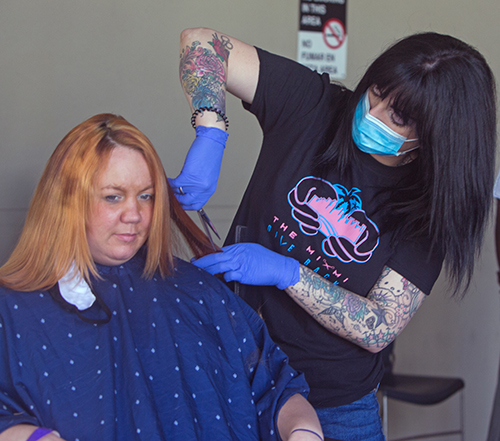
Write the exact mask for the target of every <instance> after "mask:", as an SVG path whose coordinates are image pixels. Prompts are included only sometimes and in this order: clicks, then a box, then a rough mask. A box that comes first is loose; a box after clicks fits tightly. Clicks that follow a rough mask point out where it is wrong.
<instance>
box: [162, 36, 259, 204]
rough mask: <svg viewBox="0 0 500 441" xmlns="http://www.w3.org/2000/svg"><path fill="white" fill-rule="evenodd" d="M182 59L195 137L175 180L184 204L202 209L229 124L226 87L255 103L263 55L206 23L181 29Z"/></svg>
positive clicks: (215, 175)
mask: <svg viewBox="0 0 500 441" xmlns="http://www.w3.org/2000/svg"><path fill="white" fill-rule="evenodd" d="M179 59H180V61H179V77H180V81H181V85H182V90H183V91H184V95H185V96H186V99H187V101H188V104H189V107H190V109H191V114H192V116H191V123H192V125H193V128H195V129H196V139H195V140H194V142H193V144H192V145H191V148H190V150H189V152H188V155H187V156H186V161H185V163H184V167H183V168H182V171H181V174H180V175H179V176H178V177H177V178H175V179H172V180H171V181H170V184H171V185H172V188H173V190H174V193H175V195H176V197H177V199H178V200H179V202H180V203H181V205H182V206H183V208H184V209H186V210H199V209H200V208H201V207H203V205H204V204H205V203H206V202H207V201H208V199H209V198H210V197H211V196H212V194H213V193H214V192H215V190H216V187H217V180H218V178H219V173H220V166H221V163H222V157H223V153H224V148H225V146H226V140H227V131H228V127H229V118H228V116H227V114H226V90H227V91H229V92H231V93H233V94H234V95H235V96H237V97H238V98H240V99H243V100H245V101H247V102H249V103H251V102H252V100H253V97H254V95H255V90H256V88H257V82H258V76H259V59H258V56H257V51H256V49H255V48H254V47H252V46H249V45H248V44H245V43H243V42H241V41H239V40H236V39H234V38H230V37H228V36H227V35H224V34H221V33H219V32H217V31H214V30H211V29H206V28H197V29H186V30H185V31H183V32H182V34H181V44H180V56H179Z"/></svg>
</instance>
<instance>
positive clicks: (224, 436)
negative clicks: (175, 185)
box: [0, 114, 322, 441]
mask: <svg viewBox="0 0 500 441" xmlns="http://www.w3.org/2000/svg"><path fill="white" fill-rule="evenodd" d="M174 230H177V231H175V232H174ZM178 239H184V243H185V244H187V246H188V248H190V250H191V254H193V255H194V256H196V257H200V256H203V255H204V254H206V253H207V252H209V251H213V249H212V247H211V245H210V242H209V240H208V238H207V237H206V236H204V234H203V233H202V232H201V231H200V230H199V229H198V228H197V227H196V226H195V224H194V223H193V222H192V221H191V219H190V218H189V216H187V215H186V213H185V212H184V210H183V209H182V208H181V207H180V205H179V203H178V202H177V200H176V198H175V197H174V196H173V193H172V191H171V189H170V187H169V184H168V181H167V178H166V176H165V172H164V170H163V167H162V164H161V161H160V159H159V157H158V155H157V153H156V152H155V149H154V148H153V146H152V145H151V142H150V141H149V140H148V138H147V137H146V136H145V135H143V134H142V133H141V132H140V131H139V130H138V129H137V128H135V127H134V126H132V125H131V124H130V123H128V122H127V121H126V120H125V119H123V118H122V117H119V116H115V115H111V114H102V115H96V116H94V117H92V118H90V119H89V120H87V121H85V122H83V123H82V124H80V125H78V126H77V127H75V128H74V129H73V130H71V131H70V132H69V134H68V135H67V136H66V137H65V138H64V139H63V140H62V141H61V143H60V144H59V146H58V147H57V149H56V150H55V152H54V153H53V155H52V157H51V158H50V159H49V162H48V164H47V166H46V168H45V171H44V173H43V175H42V178H41V180H40V183H39V184H38V187H37V189H36V192H35V195H34V197H33V201H32V203H31V207H30V209H29V213H28V217H27V220H26V225H25V227H24V230H23V232H22V234H21V237H20V240H19V243H18V245H17V247H16V248H15V250H14V252H13V253H12V255H11V257H10V259H9V260H8V261H7V263H6V264H5V265H4V266H3V267H2V268H0V440H2V441H3V440H9V441H17V440H20V441H36V440H39V439H43V440H44V441H54V440H60V439H61V438H63V439H65V440H67V441H70V440H71V441H73V440H75V441H77V440H80V441H84V440H95V439H98V440H106V441H111V440H117V441H118V440H119V441H127V440H148V441H150V440H165V439H169V440H186V439H198V440H213V439H217V440H233V439H238V440H256V439H265V440H268V439H269V440H273V439H278V436H281V439H284V440H290V441H292V440H297V441H298V440H306V439H318V438H321V439H322V432H321V427H320V425H319V422H318V419H317V417H316V414H315V412H314V410H313V408H312V407H311V406H310V405H309V404H308V402H307V401H306V399H305V397H304V396H305V395H307V392H308V387H307V385H306V383H305V381H304V379H303V376H302V375H301V374H299V373H297V372H296V371H294V370H293V369H292V368H290V367H289V366H288V363H287V358H286V356H285V355H284V354H283V353H282V352H281V351H280V349H279V348H278V347H277V346H276V345H275V344H274V343H273V342H272V340H271V339H270V338H269V336H268V334H267V330H266V328H265V325H264V324H263V322H262V320H261V319H260V318H259V317H258V316H257V315H256V314H255V313H254V312H253V311H252V309H251V308H250V307H248V306H247V305H246V304H245V303H244V302H243V301H241V300H239V299H238V298H237V297H235V296H234V295H233V294H232V293H231V292H230V291H229V290H228V289H227V288H226V287H225V285H224V284H223V283H222V282H220V281H219V280H217V279H216V278H215V277H213V276H211V275H209V274H208V273H206V272H204V271H202V270H200V269H198V268H196V267H195V266H193V265H191V264H189V263H186V262H184V261H182V260H180V259H178V258H176V257H175V256H174V254H173V249H174V245H175V242H176V240H178Z"/></svg>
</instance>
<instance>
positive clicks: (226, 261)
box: [193, 243, 300, 289]
mask: <svg viewBox="0 0 500 441" xmlns="http://www.w3.org/2000/svg"><path fill="white" fill-rule="evenodd" d="M222 251H223V252H222V253H214V254H209V255H207V256H203V257H201V258H200V259H198V260H195V261H193V264H194V265H196V266H197V267H199V268H203V269H204V270H206V271H208V272H209V273H210V274H219V273H224V280H225V281H226V282H232V281H236V282H240V283H244V284H246V285H259V286H262V285H269V286H273V285H274V286H276V287H277V288H279V289H285V288H288V287H289V286H291V285H295V284H296V283H297V282H298V281H299V279H300V270H299V268H300V265H299V262H298V261H297V260H295V259H293V258H291V257H285V256H282V255H281V254H278V253H275V252H274V251H270V250H268V249H267V248H265V247H263V246H262V245H259V244H256V243H238V244H235V245H229V246H227V247H223V248H222Z"/></svg>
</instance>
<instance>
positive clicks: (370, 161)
mask: <svg viewBox="0 0 500 441" xmlns="http://www.w3.org/2000/svg"><path fill="white" fill-rule="evenodd" d="M258 54H259V58H260V63H261V67H260V76H259V83H258V87H257V91H256V95H255V98H254V100H253V103H252V105H248V104H246V103H244V106H245V107H246V108H247V109H248V110H250V112H252V113H254V114H255V115H256V116H257V118H258V120H259V123H260V125H261V127H262V130H263V133H264V139H263V145H262V149H261V152H260V155H259V158H258V161H257V164H256V167H255V170H254V173H253V175H252V178H251V180H250V183H249V185H248V188H247V190H246V192H245V195H244V197H243V200H242V203H241V205H240V207H239V209H238V212H237V214H236V217H235V219H234V221H233V224H232V226H231V230H230V232H229V235H228V238H227V240H226V244H230V243H234V242H235V241H245V242H256V243H260V244H261V245H263V246H265V247H266V248H269V249H271V250H273V251H276V252H278V253H280V254H283V255H286V256H289V257H293V258H294V259H296V260H298V261H299V262H300V263H301V264H303V265H305V266H307V267H308V268H310V269H312V270H314V271H316V272H317V273H318V274H319V275H321V276H323V277H325V278H327V279H328V280H329V281H331V282H333V283H335V284H338V285H340V286H342V287H344V288H346V289H348V290H350V291H352V292H354V293H356V294H358V295H360V296H366V295H367V294H368V292H369V291H370V289H371V288H372V287H373V285H374V283H375V282H376V281H377V279H378V278H379V277H380V275H381V273H382V270H383V268H384V267H385V266H389V267H390V268H392V269H394V270H395V271H397V272H398V273H400V274H401V275H403V276H404V277H405V278H407V279H408V280H409V281H411V282H412V283H413V284H415V285H416V286H417V287H418V288H420V289H421V290H422V291H423V292H425V293H427V294H428V293H429V292H430V291H431V288H432V286H433V284H434V282H435V280H436V278H437V277H438V275H439V272H440V270H441V264H442V259H441V256H429V252H428V251H429V241H428V240H421V241H420V242H418V243H416V242H413V243H409V242H405V241H401V240H399V241H398V242H397V245H396V246H395V247H394V246H391V244H392V243H393V241H391V234H390V233H387V232H384V231H381V219H380V215H379V214H378V213H379V212H380V210H377V208H379V206H380V204H381V203H383V199H381V198H383V197H385V196H383V194H382V193H381V192H380V190H381V188H385V187H388V186H391V185H394V184H396V183H398V182H400V181H401V179H404V178H405V176H407V175H409V174H411V173H412V172H413V171H414V167H415V165H414V164H413V163H410V164H408V165H405V166H402V167H388V166H385V165H383V164H381V163H379V162H378V161H376V160H375V159H374V158H373V157H371V156H370V155H367V154H365V153H362V152H357V153H356V156H357V160H356V161H355V163H354V164H353V165H352V172H351V173H349V176H348V177H347V178H344V179H343V180H342V181H341V180H340V179H339V176H338V174H337V172H336V171H335V170H331V171H329V172H328V173H327V175H326V176H321V177H319V176H317V175H316V173H315V171H314V170H315V167H314V165H315V164H316V162H317V160H318V152H320V151H322V150H323V149H324V148H325V147H326V146H327V145H328V144H329V143H330V142H331V139H332V137H333V135H334V133H335V131H336V129H337V127H338V121H339V117H340V116H341V114H342V111H343V109H344V108H345V103H346V100H347V99H348V97H349V94H351V92H350V91H348V90H345V89H343V88H341V87H339V86H337V85H333V84H331V83H330V81H329V77H328V76H327V75H319V74H318V73H317V72H313V71H311V70H310V69H308V68H306V67H304V66H301V65H299V64H298V63H295V62H293V61H291V60H288V59H285V58H282V57H279V56H276V55H273V54H270V53H268V52H266V51H263V50H260V49H259V50H258ZM318 221H319V222H318ZM239 226H240V227H241V226H242V227H244V228H243V229H242V230H241V231H243V233H242V234H241V237H240V238H239V239H236V238H237V235H238V234H239V231H240V229H239ZM240 295H241V296H242V297H243V298H244V300H245V301H246V302H248V303H249V304H250V305H251V306H252V307H253V308H254V309H256V310H257V311H259V312H260V313H261V315H262V316H263V318H264V320H265V321H266V324H267V326H268V328H269V332H270V334H271V336H272V338H273V339H274V340H275V341H276V342H277V343H278V344H279V345H280V346H281V347H282V349H283V350H284V351H285V352H286V353H287V354H288V356H289V357H290V363H291V365H292V366H293V367H294V368H295V369H298V370H300V371H303V372H304V373H305V375H306V380H307V381H308V383H309V385H310V387H311V394H310V396H309V400H310V401H311V403H312V404H313V405H314V406H316V407H330V406H339V405H343V404H348V403H351V402H353V401H355V400H357V399H359V398H361V397H362V396H364V395H366V394H367V393H369V392H370V391H371V390H373V389H374V388H375V387H376V386H377V384H378V382H379V381H380V379H381V377H382V374H383V367H382V362H381V359H380V356H379V355H374V354H372V353H370V352H368V351H366V350H364V349H361V348H360V347H358V346H356V345H355V344H353V343H351V342H349V341H347V340H344V339H342V338H340V337H337V336H336V335H334V334H332V333H330V332H329V331H327V330H326V329H324V328H323V327H322V326H320V325H319V324H318V323H317V322H316V321H315V320H314V319H313V318H311V317H310V316H309V314H308V313H307V312H305V311H304V310H303V309H302V308H301V307H300V306H298V305H297V304H296V303H295V302H294V301H293V300H292V299H291V298H290V297H289V296H288V295H287V294H286V293H285V292H284V291H281V290H278V289H277V288H275V287H267V286H244V287H240ZM350 307H353V306H352V305H351V306H350ZM352 313H353V314H355V313H356V311H352Z"/></svg>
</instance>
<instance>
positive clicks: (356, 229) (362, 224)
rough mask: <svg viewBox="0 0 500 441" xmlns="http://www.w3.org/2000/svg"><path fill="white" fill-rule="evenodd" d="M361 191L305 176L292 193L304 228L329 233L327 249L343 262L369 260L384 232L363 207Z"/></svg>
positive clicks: (294, 210)
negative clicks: (381, 233) (381, 231)
mask: <svg viewBox="0 0 500 441" xmlns="http://www.w3.org/2000/svg"><path fill="white" fill-rule="evenodd" d="M359 193H361V191H360V190H359V189H357V188H356V187H353V188H352V189H351V190H347V189H346V188H345V187H343V186H342V185H339V184H331V183H330V182H328V181H325V180H323V179H320V178H315V177H306V178H303V179H302V180H301V181H300V182H299V183H298V184H297V185H296V186H295V187H294V188H293V189H292V190H291V191H290V192H289V193H288V202H289V204H290V205H291V207H292V216H293V218H294V219H295V220H296V221H297V222H298V223H299V227H300V230H301V231H302V232H303V233H304V234H306V235H308V236H314V235H316V234H318V233H321V234H323V235H324V236H325V239H324V240H323V242H322V249H323V252H324V253H325V254H326V255H328V256H330V257H336V258H338V259H339V260H341V261H342V262H345V263H349V262H357V263H365V262H367V261H368V260H370V258H371V256H372V254H373V251H374V250H375V249H376V248H377V246H378V244H379V237H380V232H379V229H378V227H377V225H375V224H374V223H373V222H372V221H371V220H370V219H369V218H368V217H367V216H366V213H365V212H364V211H363V210H362V201H361V198H360V196H359Z"/></svg>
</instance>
